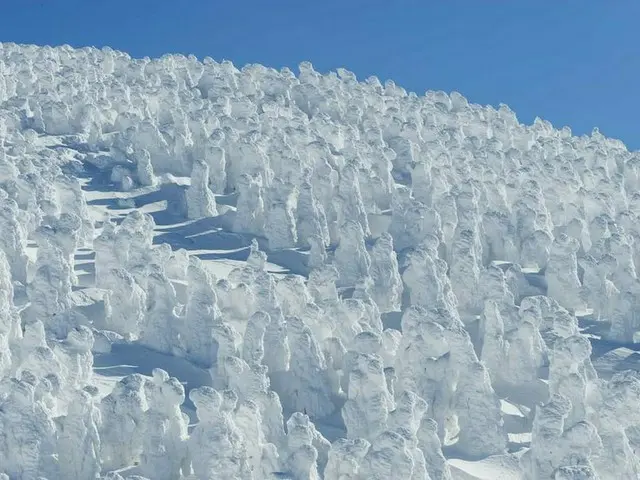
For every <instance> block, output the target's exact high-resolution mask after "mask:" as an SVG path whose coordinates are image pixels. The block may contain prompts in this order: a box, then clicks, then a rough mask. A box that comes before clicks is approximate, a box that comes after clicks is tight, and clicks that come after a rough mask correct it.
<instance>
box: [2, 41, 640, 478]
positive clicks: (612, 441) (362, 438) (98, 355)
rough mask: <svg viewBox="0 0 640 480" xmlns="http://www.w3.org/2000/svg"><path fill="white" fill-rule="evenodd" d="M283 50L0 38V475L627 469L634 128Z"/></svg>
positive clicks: (576, 474) (631, 412) (634, 400)
mask: <svg viewBox="0 0 640 480" xmlns="http://www.w3.org/2000/svg"><path fill="white" fill-rule="evenodd" d="M299 70H300V71H299V74H298V75H297V76H296V75H294V74H293V73H292V72H291V71H289V70H287V69H283V70H282V71H276V70H273V69H269V68H266V67H263V66H260V65H248V66H246V67H244V68H242V69H237V68H236V67H234V66H233V65H232V64H230V63H229V62H222V63H217V62H215V61H213V60H211V59H205V60H204V61H203V62H199V61H198V60H197V59H195V58H193V57H183V56H171V55H167V56H164V57H162V58H160V59H154V60H151V59H132V58H130V57H129V56H128V55H126V54H124V53H121V52H115V51H113V50H111V49H108V48H107V49H103V50H96V49H91V48H87V49H79V50H74V49H72V48H70V47H59V48H49V47H34V46H27V45H23V46H18V45H14V44H0V293H1V295H0V352H2V353H0V378H2V379H3V380H2V382H0V432H3V435H2V436H1V438H0V478H1V472H4V473H5V474H6V475H7V476H8V478H10V479H14V478H15V479H36V478H48V479H50V480H53V479H82V480H84V479H90V478H105V479H106V478H111V479H117V478H123V477H124V478H131V479H133V478H141V477H142V478H149V479H154V480H156V479H158V480H161V479H227V478H239V479H262V478H265V479H267V478H291V479H296V480H297V479H316V478H324V479H327V480H331V479H354V480H356V479H360V480H364V479H377V478H401V477H406V478H411V479H412V480H414V479H415V480H449V479H461V480H468V479H478V480H489V479H496V480H497V479H514V480H517V479H522V480H534V479H535V480H537V479H546V478H555V479H592V478H594V479H595V478H600V479H612V480H613V479H616V480H617V479H634V478H640V460H639V459H638V456H637V455H636V450H637V447H638V445H639V444H640V435H639V434H638V432H640V429H639V427H640V412H639V411H638V405H639V404H640V403H638V401H639V400H640V398H639V395H640V375H638V374H637V370H636V357H637V353H636V351H637V350H640V348H639V347H638V346H637V344H636V343H635V342H636V340H637V338H638V334H637V333H638V330H640V323H639V322H638V320H637V315H636V313H635V312H636V311H637V310H638V308H637V307H638V306H639V300H640V295H639V294H640V281H639V280H638V276H637V273H636V272H637V268H638V267H640V263H639V262H640V249H639V248H638V245H640V230H638V228H637V226H638V225H640V223H638V222H637V217H638V215H640V210H639V209H638V206H640V203H638V198H640V197H638V194H637V193H636V192H637V190H638V187H639V186H640V185H639V183H640V176H639V175H638V161H639V160H640V154H638V152H629V151H628V150H627V149H626V147H625V146H624V145H623V144H621V143H620V142H618V141H615V140H611V139H608V138H605V137H603V136H602V135H601V134H599V132H597V131H594V132H593V134H592V135H591V136H583V137H573V136H572V135H571V132H570V131H569V130H568V129H567V128H565V129H562V130H556V129H554V128H553V127H552V126H551V125H550V124H549V123H548V122H545V121H542V120H540V119H536V121H535V122H534V124H533V125H530V126H525V125H522V124H520V123H518V121H517V119H516V116H515V114H514V113H513V112H512V111H511V110H509V108H508V107H506V106H504V105H502V106H500V108H499V109H494V108H492V107H482V106H479V105H473V104H469V103H468V102H467V100H466V99H465V98H464V97H462V96H461V95H460V94H458V93H455V92H454V93H451V94H445V93H444V92H432V91H430V92H427V93H426V94H425V95H424V96H421V97H419V96H417V95H415V94H412V93H407V92H406V91H404V90H403V89H402V88H400V87H398V86H396V85H395V84H394V83H393V82H387V83H385V84H384V85H382V84H380V82H379V81H378V80H377V79H375V78H370V79H367V80H366V81H364V82H360V81H358V80H357V79H356V78H355V76H354V75H353V74H351V73H350V72H348V71H346V70H339V71H338V72H332V73H329V74H327V75H321V74H319V73H318V72H316V71H314V70H313V67H312V66H311V65H310V64H308V63H303V64H301V65H300V69H299ZM136 475H137V477H136Z"/></svg>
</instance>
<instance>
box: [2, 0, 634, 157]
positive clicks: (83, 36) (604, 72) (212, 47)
mask: <svg viewBox="0 0 640 480" xmlns="http://www.w3.org/2000/svg"><path fill="white" fill-rule="evenodd" d="M0 3H1V8H0V41H13V42H18V43H36V44H50V45H60V44H64V43H68V44H70V45H73V46H84V45H95V46H104V45H109V46H111V47H113V48H116V49H119V50H124V51H127V52H128V53H130V54H131V55H133V56H136V57H139V56H145V55H148V56H158V55H161V54H163V53H168V52H180V53H185V54H189V53H193V54H195V55H196V56H198V57H199V58H202V57H204V56H211V57H213V58H215V59H216V60H221V59H229V60H231V61H233V62H234V63H235V64H236V65H237V66H242V65H244V64H245V63H254V62H257V63H262V64H265V65H269V66H273V67H281V66H285V65H286V66H290V67H295V66H296V65H297V64H298V63H299V62H300V61H302V60H309V61H311V62H312V63H313V64H314V66H315V67H316V69H317V70H320V71H327V70H332V69H335V68H337V67H346V68H347V69H349V70H351V71H353V72H355V73H356V74H357V75H358V77H359V78H363V79H364V78H366V77H367V76H369V75H377V76H378V77H380V78H381V79H382V80H385V79H388V78H391V79H393V80H394V81H396V83H398V84H399V85H402V86H403V87H405V88H407V89H408V90H412V91H416V92H417V93H423V92H424V91H425V90H429V89H441V90H445V91H452V90H457V91H459V92H461V93H462V94H463V95H465V96H466V97H467V98H469V99H470V101H472V102H475V103H481V104H493V105H497V104H499V103H506V104H508V105H509V106H511V108H512V109H513V110H514V111H515V112H516V113H517V114H518V117H519V119H520V120H521V121H523V122H526V123H530V122H531V121H532V120H533V119H534V118H535V116H536V115H537V116H540V117H542V118H545V119H547V120H549V121H551V122H552V123H553V124H554V125H555V126H558V127H561V126H563V125H569V126H570V127H571V128H572V129H573V131H574V132H575V133H577V134H581V133H588V132H590V131H591V129H592V128H593V127H594V126H598V127H599V128H600V130H601V131H602V132H603V133H604V134H606V135H608V136H612V137H615V138H620V139H622V140H623V141H624V142H625V143H627V145H629V146H630V147H631V148H634V149H638V148H640V1H638V0H539V1H533V0H466V1H462V0H415V1H411V0H368V1H365V0H261V1H259V0H252V1H250V0H171V1H167V0H153V1H152V0H127V1H122V0H2V1H1V2H0Z"/></svg>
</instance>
